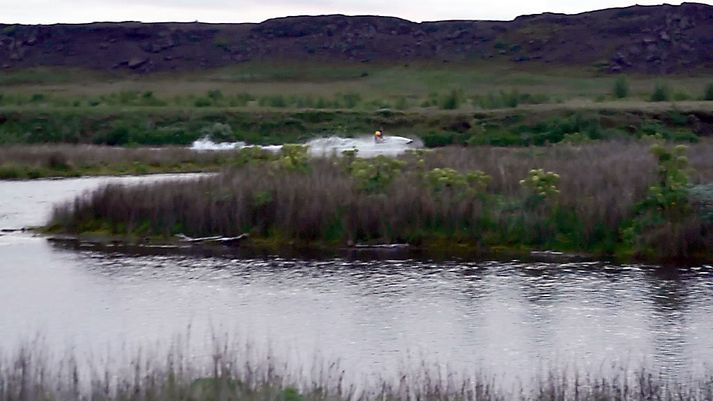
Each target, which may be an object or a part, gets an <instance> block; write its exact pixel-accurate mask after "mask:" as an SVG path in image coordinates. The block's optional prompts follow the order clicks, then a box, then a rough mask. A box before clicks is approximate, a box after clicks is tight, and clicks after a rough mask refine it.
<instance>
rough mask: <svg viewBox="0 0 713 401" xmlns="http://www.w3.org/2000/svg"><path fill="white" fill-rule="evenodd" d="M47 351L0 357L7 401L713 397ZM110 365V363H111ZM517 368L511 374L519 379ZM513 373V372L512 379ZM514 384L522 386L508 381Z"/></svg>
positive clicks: (676, 383) (659, 379) (241, 360)
mask: <svg viewBox="0 0 713 401" xmlns="http://www.w3.org/2000/svg"><path fill="white" fill-rule="evenodd" d="M48 355H49V354H48V353H47V352H44V351H43V349H42V348H39V349H38V348H32V347H26V348H20V349H19V350H17V351H16V352H14V353H11V354H5V355H4V356H3V357H0V399H2V400H3V401H47V400H52V401H76V400H87V401H129V400H131V401H149V400H151V401H163V400H166V401H169V400H170V401H181V400H186V401H189V400H190V401H217V400H225V401H232V400H236V401H237V400H240V401H244V400H247V401H252V400H254V401H312V400H314V401H372V400H374V401H376V400H379V401H415V400H421V401H450V400H454V401H476V400H477V401H490V400H493V401H494V400H498V401H507V400H518V401H528V400H533V401H535V400H537V401H544V400H551V401H569V400H577V401H579V400H582V401H589V400H592V401H594V400H596V401H601V400H631V401H650V400H660V401H669V400H670V401H673V400H677V401H681V400H687V401H697V400H701V401H703V400H710V399H712V398H713V377H712V376H710V375H703V376H702V377H701V378H699V379H695V380H693V379H692V380H680V379H679V380H673V379H667V378H665V377H663V376H661V375H658V374H654V373H651V372H648V371H647V370H645V369H637V370H629V369H625V368H613V369H611V370H607V371H604V372H586V371H577V370H566V369H565V370H552V371H550V372H546V373H545V374H543V375H540V376H539V377H538V378H535V379H532V380H529V381H525V382H521V383H524V384H520V385H517V386H515V385H508V384H505V383H501V382H499V381H498V380H496V379H494V378H493V377H491V376H489V375H488V374H485V373H480V374H473V373H467V372H457V371H448V370H447V369H444V368H442V367H441V368H439V367H438V366H437V365H435V364H433V365H430V364H428V363H426V362H424V363H422V364H421V367H419V368H414V370H411V371H405V372H401V373H400V374H399V375H398V376H397V378H392V377H386V376H378V375H376V376H375V377H376V379H373V380H370V381H369V382H368V383H358V382H355V381H352V380H350V379H348V375H347V372H345V370H343V369H342V368H340V366H339V364H338V363H328V364H323V365H322V366H323V367H317V368H312V369H307V370H305V369H302V368H296V367H295V366H291V365H289V364H286V363H282V362H280V361H279V359H278V358H276V357H275V356H272V355H267V356H265V357H263V358H247V357H246V354H245V353H244V352H242V351H240V350H236V348H234V347H232V346H220V347H216V349H215V350H214V352H213V353H212V354H211V355H209V356H208V357H207V358H196V357H186V355H187V354H186V353H183V352H181V351H180V350H175V351H171V352H169V353H168V354H167V355H165V356H163V357H161V356H156V355H154V356H149V355H146V354H145V353H144V354H141V353H137V354H136V355H135V356H133V358H131V357H130V358H129V359H128V361H126V362H122V363H117V362H116V361H115V360H113V359H112V360H92V359H88V360H79V359H78V358H76V357H74V356H69V357H65V358H51V357H49V356H48ZM112 361H113V362H112ZM515 375H516V374H515V373H513V376H515ZM510 379H512V378H510ZM510 382H511V383H515V382H518V381H517V380H511V381H510Z"/></svg>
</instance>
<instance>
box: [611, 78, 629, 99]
mask: <svg viewBox="0 0 713 401" xmlns="http://www.w3.org/2000/svg"><path fill="white" fill-rule="evenodd" d="M613 94H614V97H615V98H616V99H624V98H627V97H629V80H628V79H627V78H626V77H625V76H620V77H619V78H617V79H616V81H614V89H613Z"/></svg>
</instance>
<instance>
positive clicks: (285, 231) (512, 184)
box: [46, 138, 713, 261]
mask: <svg viewBox="0 0 713 401" xmlns="http://www.w3.org/2000/svg"><path fill="white" fill-rule="evenodd" d="M712 146H713V141H709V140H703V141H701V142H699V143H697V144H694V145H691V146H684V145H675V144H667V143H665V142H663V141H662V140H660V139H657V138H651V139H647V140H639V141H627V142H600V143H585V144H576V145H573V144H560V145H556V146H548V147H528V148H497V147H472V148H462V147H449V148H442V149H437V150H425V149H424V150H414V151H409V152H407V153H406V154H405V155H402V156H400V157H396V158H389V157H382V156H380V157H376V158H371V159H365V158H359V157H358V153H357V152H353V151H347V152H344V154H343V155H341V156H340V157H336V156H335V157H331V158H310V157H309V156H308V151H307V148H306V147H304V146H301V145H286V146H284V147H283V149H282V151H281V152H279V153H270V152H267V151H265V150H262V149H260V148H245V149H242V150H239V151H230V152H226V153H224V154H223V156H222V157H223V158H225V159H226V160H228V162H226V163H229V164H230V167H228V168H226V169H225V170H224V172H222V173H221V174H218V175H214V176H209V177H204V178H200V179H197V180H191V181H182V182H166V183H159V184H152V185H150V186H148V185H143V186H130V187H125V186H119V185H109V186H105V187H103V188H101V189H99V190H97V191H95V192H93V193H92V194H90V195H88V196H85V197H81V198H78V199H76V200H75V201H73V202H71V203H69V204H66V205H62V206H59V207H57V208H56V210H55V212H54V215H53V217H52V221H51V223H50V225H49V226H48V227H47V228H46V229H47V231H49V232H53V233H65V234H87V233H92V234H96V235H107V236H113V237H120V238H123V239H125V240H126V241H134V242H141V241H144V242H145V241H155V242H162V241H163V242H165V241H171V239H172V238H174V236H175V235H176V234H179V233H182V234H186V235H189V236H195V237H204V236H217V235H219V236H226V237H233V236H237V235H240V234H245V233H247V234H250V237H251V239H250V241H251V242H253V243H255V244H261V245H268V246H272V247H275V248H280V247H285V246H306V247H316V248H335V247H344V246H346V245H348V244H355V243H363V244H393V243H408V244H411V245H412V246H414V247H417V248H421V249H425V250H434V251H446V252H450V251H458V250H469V251H487V252H492V251H495V252H497V251H503V252H506V251H507V252H518V251H522V252H524V251H529V250H545V249H546V250H559V251H566V252H577V253H586V254H591V255H593V256H597V257H616V258H621V259H633V258H641V259H647V260H657V261H665V260H690V259H696V260H701V259H703V260H711V256H713V255H711V253H710V252H711V249H713V248H712V247H711V245H713V204H712V203H711V201H712V200H713V187H711V186H709V185H697V184H699V183H705V182H711V181H712V179H713V160H710V158H708V157H707V156H706V155H708V154H710V152H711V150H712V149H711V147H712Z"/></svg>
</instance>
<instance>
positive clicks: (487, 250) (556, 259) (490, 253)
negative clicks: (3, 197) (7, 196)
mask: <svg viewBox="0 0 713 401" xmlns="http://www.w3.org/2000/svg"><path fill="white" fill-rule="evenodd" d="M24 230H26V231H29V232H32V233H34V234H36V235H40V236H42V237H44V238H46V239H47V240H48V241H49V242H52V243H55V244H60V245H63V246H67V247H70V248H74V249H84V248H92V249H98V250H106V251H138V250H140V251H142V252H150V251H151V250H161V251H162V252H166V253H169V254H171V253H180V252H181V251H189V252H190V253H192V254H198V255H201V254H205V255H211V256H213V255H234V254H236V253H240V252H246V253H248V254H250V255H286V256H290V257H296V258H300V257H307V258H317V259H319V258H329V257H337V256H345V255H347V256H354V255H359V254H361V255H363V256H366V257H367V258H368V257H370V256H373V257H377V258H378V257H381V256H391V255H398V256H403V257H405V258H407V259H421V260H440V261H445V260H465V261H484V260H500V261H512V260H518V261H531V262H544V263H560V264H566V263H577V262H588V263H593V262H601V263H604V264H618V265H625V264H632V263H637V264H656V265H658V266H661V267H665V268H678V267H691V266H699V265H702V264H707V263H711V262H712V261H713V252H711V253H706V254H696V255H691V256H689V257H687V258H670V257H668V258H662V257H655V256H651V255H637V254H634V253H633V252H631V251H630V250H628V249H624V248H621V249H620V250H618V251H617V252H616V253H615V254H610V253H605V252H592V251H581V250H574V249H557V248H553V249H543V248H537V247H532V246H527V245H508V244H502V245H483V244H479V243H476V242H465V241H462V240H461V241H455V240H449V239H447V238H442V239H434V240H430V241H424V242H423V243H422V244H420V245H418V246H416V245H411V244H387V243H358V244H351V243H341V242H336V241H333V242H329V241H299V240H293V239H284V238H276V237H256V236H246V238H245V239H243V240H240V241H239V243H237V242H235V243H232V244H231V245H222V244H220V243H219V242H214V243H210V242H206V243H202V242H194V243H192V242H185V241H182V240H181V239H180V238H179V237H177V236H174V237H163V236H152V237H150V236H140V235H135V234H127V235H117V234H109V233H100V232H85V233H79V234H70V233H66V232H62V231H59V230H57V229H56V228H53V227H50V226H41V227H29V228H26V229H24Z"/></svg>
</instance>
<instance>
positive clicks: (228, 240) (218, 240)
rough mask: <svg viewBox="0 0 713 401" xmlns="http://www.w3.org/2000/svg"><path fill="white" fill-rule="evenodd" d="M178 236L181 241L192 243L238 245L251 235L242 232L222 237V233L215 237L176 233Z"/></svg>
mask: <svg viewBox="0 0 713 401" xmlns="http://www.w3.org/2000/svg"><path fill="white" fill-rule="evenodd" d="M176 237H177V238H178V239H179V240H180V241H181V242H187V243H190V244H218V245H237V244H238V243H240V241H242V240H244V239H246V238H248V237H249V235H248V234H240V235H238V236H237V237H222V236H220V235H217V236H214V237H199V238H193V237H189V236H187V235H184V234H176Z"/></svg>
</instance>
